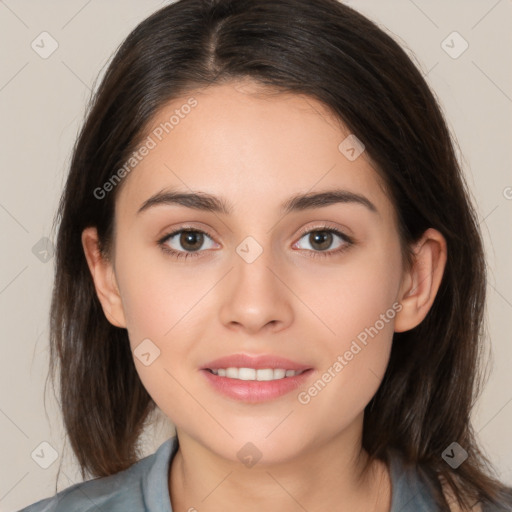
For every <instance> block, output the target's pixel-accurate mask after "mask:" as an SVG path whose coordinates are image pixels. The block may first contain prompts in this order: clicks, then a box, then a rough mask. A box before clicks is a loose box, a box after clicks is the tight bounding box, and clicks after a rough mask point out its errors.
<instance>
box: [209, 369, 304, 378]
mask: <svg viewBox="0 0 512 512" xmlns="http://www.w3.org/2000/svg"><path fill="white" fill-rule="evenodd" d="M303 371H304V370H297V371H295V370H285V369H284V368H276V369H273V368H258V369H257V370H256V369H255V368H233V367H231V368H217V369H212V370H211V372H212V373H213V374H215V375H218V376H219V377H227V378H229V379H239V380H258V381H263V380H280V379H284V378H286V377H294V376H295V375H300V374H301V373H302V372H303Z"/></svg>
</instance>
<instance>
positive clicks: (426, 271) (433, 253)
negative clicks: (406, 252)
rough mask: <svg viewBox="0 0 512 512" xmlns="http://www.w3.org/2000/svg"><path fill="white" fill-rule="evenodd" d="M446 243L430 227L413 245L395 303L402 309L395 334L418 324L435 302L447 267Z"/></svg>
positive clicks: (439, 234) (397, 316)
mask: <svg viewBox="0 0 512 512" xmlns="http://www.w3.org/2000/svg"><path fill="white" fill-rule="evenodd" d="M446 258H447V248H446V240H445V238H444V237H443V235H442V234H441V233H440V232H439V231H437V230H436V229H433V228H429V229H427V230H426V231H425V233H423V236H422V237H421V239H420V240H419V241H418V242H417V243H416V244H415V248H414V262H413V264H412V267H411V269H410V270H408V271H407V272H406V273H405V274H404V276H403V279H402V283H401V286H400V291H399V296H398V299H397V300H398V301H399V302H400V303H401V305H402V309H401V310H400V311H399V312H398V313H397V315H396V317H395V327H394V329H395V332H403V331H408V330H410V329H413V328H414V327H416V326H417V325H419V324H420V323H421V322H422V321H423V319H424V318H425V317H426V316H427V313H428V312H429V310H430V307H431V306H432V304H433V303H434V299H435V297H436V294H437V291H438V289H439V286H440V284H441V280H442V278H443V274H444V269H445V266H446Z"/></svg>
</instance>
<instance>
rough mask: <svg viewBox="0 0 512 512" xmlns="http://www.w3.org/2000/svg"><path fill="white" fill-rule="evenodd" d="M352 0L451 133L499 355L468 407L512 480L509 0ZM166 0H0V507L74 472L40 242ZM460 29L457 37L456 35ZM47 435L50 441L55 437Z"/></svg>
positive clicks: (158, 437)
mask: <svg viewBox="0 0 512 512" xmlns="http://www.w3.org/2000/svg"><path fill="white" fill-rule="evenodd" d="M348 3H349V4H350V5H352V6H354V7H355V8H356V9H358V10H360V11H361V12H362V13H363V14H366V15H367V16H368V17H369V18H371V19H373V20H374V21H376V22H378V23H379V24H380V25H381V26H383V27H386V28H385V30H387V31H389V32H390V33H392V35H393V36H394V37H396V38H397V39H398V41H399V42H400V43H401V44H402V45H404V46H406V47H407V51H408V53H409V54H411V55H412V53H413V52H414V54H415V55H416V57H415V58H416V62H417V64H418V65H419V66H420V67H421V69H422V70H423V72H424V74H425V75H426V76H427V80H428V82H429V84H430V85H431V87H432V88H433V89H434V91H435V93H436V94H437V96H438V98H439V100H440V102H441V104H442V107H443V108H444V110H445V113H446V115H447V117H448V120H449V124H450V127H451V129H452V130H453V131H454V132H455V133H456V134H457V139H458V142H459V145H460V149H461V153H462V155H464V156H463V163H464V169H465V172H466V174H467V176H468V181H469V184H470V186H471V188H472V190H473V193H474V196H475V200H476V203H477V207H478V212H479V217H480V219H481V226H482V228H483V232H484V237H485V244H486V249H487V255H488V262H489V266H490V269H491V271H490V283H489V286H488V321H489V343H490V345H489V346H492V351H493V360H492V362H491V364H492V367H491V369H490V379H489V381H488V383H487V386H486V388H485V390H484V393H483V395H482V398H481V400H480V401H479V403H478V407H477V409H476V410H475V411H474V428H475V431H476V432H478V433H479V437H480V439H481V442H482V444H483V447H484V449H485V450H486V452H487V454H488V455H489V457H490V458H491V460H492V461H494V463H495V464H496V468H497V470H498V471H499V474H500V476H501V478H502V480H504V481H505V482H507V483H508V484H512V439H511V437H510V435H509V433H510V431H511V428H510V427H511V425H512V403H511V402H512V386H511V384H512V375H511V371H510V363H511V361H512V344H511V343H510V331H511V329H512V266H511V264H510V261H511V256H512V237H511V230H510V226H511V218H512V173H511V170H510V169H511V163H512V153H511V145H512V144H511V141H512V139H511V133H512V116H511V112H512V83H511V82H512V70H511V66H510V59H509V54H510V48H512V30H511V28H512V27H511V20H512V2H511V1H510V0H498V1H497V0H479V1H468V0H458V1H453V0H452V1H450V2H446V1H442V0H439V1H425V0H414V1H413V0H394V1H386V2H383V1H379V0H372V1H356V0H353V1H350V2H348ZM161 5H162V3H161V2H157V1H145V2H142V1H134V0H130V1H128V0H125V1H119V0H116V1H114V0H111V1H103V2H100V1H98V0H89V1H87V0H71V1H70V0H68V1H60V2H58V1H41V2H36V1H24V0H0V38H1V39H0V43H1V44H0V52H1V57H2V65H1V67H0V109H1V110H0V112H1V120H2V122H1V133H0V140H1V144H2V146H1V147H2V151H1V165H0V169H1V173H2V179H1V183H2V186H1V188H0V225H1V229H2V251H1V265H0V312H1V315H2V316H1V322H0V330H1V339H2V352H1V353H2V357H1V359H0V365H1V368H0V433H1V436H0V450H1V457H0V460H1V461H2V462H1V467H0V511H15V510H18V509H19V508H21V507H22V506H26V505H28V504H30V503H33V502H35V501H36V500H39V499H41V498H44V497H47V496H50V495H53V493H54V487H55V479H56V477H57V471H58V466H59V463H60V461H61V459H62V463H63V464H62V471H61V473H60V476H59V480H58V490H61V489H63V488H65V487H68V486H69V485H71V484H73V483H76V482H78V481H80V478H79V473H78V471H77V467H76V465H75V464H74V461H73V458H72V454H71V451H70V449H69V447H68V446H67V445H66V446H65V445H64V442H63V428H62V421H61V416H60V413H59V411H58V408H57V407H56V402H55V399H54V396H53V393H52V391H51V386H49V385H48V386H47V388H46V394H45V381H46V375H47V369H48V321H47V318H48V308H49V303H50V293H51V287H52V278H53V262H54V259H53V258H51V254H50V253H49V254H48V256H47V257H48V258H50V259H49V260H48V261H47V262H46V263H45V262H44V261H41V259H40V258H38V257H36V255H35V254H34V252H33V250H32V249H33V247H34V246H36V247H38V246H37V245H36V244H38V243H40V240H41V238H43V237H48V236H50V228H51V222H52V219H53V215H54V213H55V211H56V208H57V201H58V198H59V196H60V192H61V189H62V186H63V182H64V177H65V174H66V170H67V166H68V164H69V159H70V152H71V148H72V145H73V143H74V140H75V137H76V134H77V130H78V129H79V126H80V123H81V120H82V117H83V113H84V108H85V104H86V101H87V100H88V99H89V96H90V91H91V89H93V88H94V81H95V79H96V77H97V76H98V74H99V73H100V71H101V74H103V71H104V69H103V67H104V65H105V64H106V63H107V61H108V60H109V58H110V56H111V54H112V52H113V51H114V50H115V49H116V48H117V46H118V44H119V43H120V42H121V41H122V40H123V39H124V38H125V37H126V36H127V35H128V33H129V32H130V31H131V30H132V29H133V28H134V27H135V26H136V24H137V23H138V22H139V21H141V20H142V19H144V18H145V17H147V16H148V15H149V14H150V13H152V12H153V11H154V10H156V9H157V8H158V7H160V6H161ZM44 31H46V32H48V33H49V34H50V35H51V37H53V38H54V39H55V40H56V41H57V43H58V48H57V50H56V51H55V52H54V53H53V54H52V55H50V56H49V57H48V58H46V59H43V58H41V57H40V55H39V54H38V53H36V52H35V51H34V50H33V49H32V47H31V43H32V41H34V40H36V42H37V41H38V40H40V39H37V38H38V36H39V35H40V34H41V32H44ZM454 31H457V32H458V33H459V34H460V36H461V37H462V38H463V39H461V38H460V37H459V36H457V35H455V36H453V35H451V36H450V37H448V36H449V35H450V34H452V32H454ZM44 37H47V36H44ZM447 37H448V39H447ZM444 40H446V42H445V43H443V41H444ZM49 41H50V40H49V39H47V42H48V44H47V45H46V46H45V47H46V48H50V46H49ZM464 41H466V42H467V44H468V45H469V46H468V48H467V50H466V51H464V52H463V53H462V54H461V55H460V56H458V57H457V58H453V57H452V56H450V55H449V54H448V53H447V52H446V51H445V49H446V50H448V51H449V52H451V53H452V55H455V54H456V53H458V52H459V51H460V50H461V49H463V45H464V44H465V43H464ZM447 45H448V46H447ZM39 254H40V256H41V253H39ZM43 259H44V258H43ZM45 405H46V411H45ZM163 420H164V421H163V422H160V424H159V425H160V427H159V428H158V429H155V430H152V431H151V432H148V433H147V435H146V437H145V447H146V453H147V454H149V453H152V452H153V451H154V450H155V449H156V447H158V446H159V445H160V443H161V442H163V440H165V439H166V438H167V437H168V436H169V435H170V433H171V432H172V426H171V425H170V424H169V423H167V422H166V421H165V417H164V418H163ZM451 441H452V440H451V439H450V440H447V445H448V444H449V443H450V442H451ZM43 442H46V443H49V444H50V445H51V447H53V449H54V450H55V451H56V454H55V455H56V457H57V459H56V460H55V462H54V463H53V464H51V465H50V466H49V467H48V468H47V469H43V468H42V467H40V466H39V465H38V464H36V462H35V461H34V459H33V458H32V457H31V454H32V453H33V452H34V450H35V451H36V453H38V452H40V451H41V443H43ZM43 448H45V449H44V453H46V454H48V453H50V454H51V453H52V452H51V449H50V448H49V447H48V446H47V445H43ZM64 448H65V450H64ZM35 458H36V457H35Z"/></svg>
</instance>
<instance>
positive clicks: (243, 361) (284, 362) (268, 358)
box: [202, 354, 311, 371]
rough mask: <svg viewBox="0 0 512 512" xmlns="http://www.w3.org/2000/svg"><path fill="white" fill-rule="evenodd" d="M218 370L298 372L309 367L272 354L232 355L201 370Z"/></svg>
mask: <svg viewBox="0 0 512 512" xmlns="http://www.w3.org/2000/svg"><path fill="white" fill-rule="evenodd" d="M218 368H255V369H261V368H272V369H276V368H283V369H285V370H295V371H300V370H308V369H310V368H311V366H307V365H304V364H300V363H296V362H295V361H292V360H291V359H286V358H284V357H279V356H276V355H272V354H262V355H247V354H232V355H229V356H224V357H220V358H218V359H215V360H214V361H210V362H208V363H206V364H205V365H204V366H203V367H202V369H203V370H216V369H218Z"/></svg>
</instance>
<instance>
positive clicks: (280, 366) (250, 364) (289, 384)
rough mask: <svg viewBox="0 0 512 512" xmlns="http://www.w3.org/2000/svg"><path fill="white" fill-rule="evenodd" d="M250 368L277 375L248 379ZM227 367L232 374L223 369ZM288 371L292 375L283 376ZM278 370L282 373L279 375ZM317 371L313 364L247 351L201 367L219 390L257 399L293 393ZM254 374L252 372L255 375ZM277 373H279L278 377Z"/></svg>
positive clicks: (235, 396) (238, 397)
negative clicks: (249, 353) (247, 353)
mask: <svg viewBox="0 0 512 512" xmlns="http://www.w3.org/2000/svg"><path fill="white" fill-rule="evenodd" d="M240 368H242V369H243V370H240V371H241V372H242V373H243V374H244V376H247V375H246V374H247V372H248V370H249V369H252V370H253V371H254V370H255V371H256V373H257V375H258V376H259V374H265V375H266V373H268V372H272V371H273V372H274V374H273V376H274V378H272V379H271V380H270V379H267V378H265V375H263V377H264V378H263V380H259V378H257V380H252V379H251V380H245V378H240V377H242V375H241V374H239V373H238V372H239V369H240ZM221 369H224V370H228V369H229V370H228V373H230V374H231V377H229V376H227V374H226V373H225V372H224V371H221V372H219V370H221ZM283 370H285V373H288V374H289V375H290V376H285V377H283V375H282V373H283ZM276 373H279V375H278V376H277V375H276ZM313 373H314V370H313V368H311V367H310V366H307V365H304V364H301V363H298V362H296V361H292V360H291V359H286V358H283V357H278V356H274V355H258V356H249V355H246V354H233V355H230V356H226V357H221V358H219V359H215V360H213V361H210V362H208V363H206V364H205V365H204V366H203V367H202V368H201V374H203V375H204V377H205V378H206V380H207V382H208V383H209V384H210V385H211V386H212V388H213V389H214V390H215V391H217V392H218V393H220V394H222V395H224V396H226V397H229V398H231V399H235V400H237V401H241V402H247V403H258V402H265V401H269V400H273V399H276V398H278V397H281V396H283V395H286V394H288V393H290V392H291V391H293V390H295V389H297V388H298V387H300V386H302V385H304V384H305V382H306V381H307V380H308V379H309V378H310V376H311V375H312V374H313ZM252 376H253V375H251V377H252ZM275 377H278V378H277V379H276V378H275Z"/></svg>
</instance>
